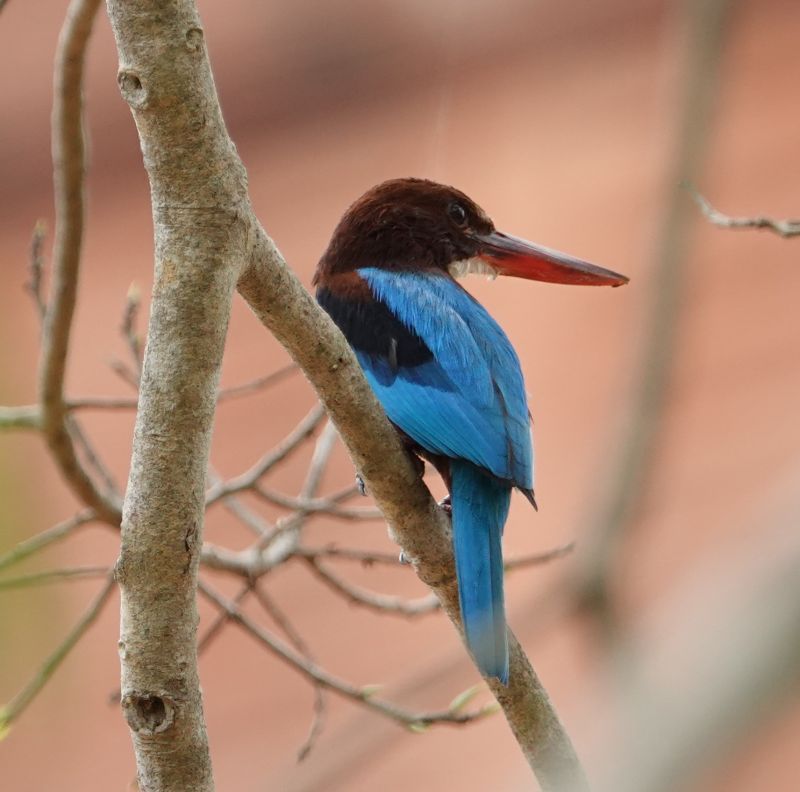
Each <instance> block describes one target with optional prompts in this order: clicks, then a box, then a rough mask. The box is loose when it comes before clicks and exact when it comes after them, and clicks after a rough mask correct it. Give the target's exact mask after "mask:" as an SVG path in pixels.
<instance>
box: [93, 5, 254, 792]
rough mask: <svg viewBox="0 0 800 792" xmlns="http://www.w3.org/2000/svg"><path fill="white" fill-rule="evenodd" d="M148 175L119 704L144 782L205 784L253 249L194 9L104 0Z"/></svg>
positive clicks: (123, 563)
mask: <svg viewBox="0 0 800 792" xmlns="http://www.w3.org/2000/svg"><path fill="white" fill-rule="evenodd" d="M108 10H109V16H110V18H111V22H112V26H113V28H114V34H115V36H116V40H117V46H118V49H119V57H120V68H119V75H118V81H119V87H120V91H121V93H122V96H123V98H124V99H125V100H126V101H127V102H128V104H129V105H130V107H131V109H132V111H133V116H134V119H135V121H136V125H137V128H138V131H139V138H140V142H141V147H142V154H143V157H144V164H145V168H146V169H147V173H148V176H149V178H150V190H151V201H152V207H153V226H154V231H155V249H156V254H155V283H154V288H153V297H152V307H151V317H150V325H149V328H148V335H147V347H146V352H145V358H144V367H143V372H142V381H141V387H140V397H139V410H138V414H137V419H136V428H135V433H134V442H133V457H132V461H131V471H130V478H129V481H128V489H127V494H126V497H125V504H124V508H123V517H122V544H121V552H120V557H119V561H118V563H117V570H116V571H117V579H118V581H119V584H120V588H121V594H122V604H121V630H120V643H119V651H120V658H121V660H122V708H123V711H124V713H125V717H126V719H127V721H128V725H129V726H130V729H131V733H132V736H133V741H134V747H135V750H136V757H137V767H138V776H139V786H140V788H141V789H142V790H159V792H161V791H162V790H175V791H176V792H177V790H187V789H191V790H197V791H198V792H204V791H205V790H211V789H213V779H212V774H211V762H210V758H209V751H208V743H207V737H206V731H205V725H204V722H203V710H202V703H201V698H200V686H199V680H198V674H197V655H196V649H195V646H196V629H197V609H196V604H195V594H196V583H197V566H198V561H199V554H200V548H201V544H202V533H203V513H204V509H205V497H204V491H205V480H206V469H207V464H208V453H209V445H210V440H211V428H212V424H213V417H214V408H215V405H216V391H217V384H218V380H219V372H220V365H221V361H222V353H223V349H224V344H225V334H226V330H227V326H228V317H229V314H230V306H231V300H232V297H233V292H234V288H235V285H236V280H237V277H238V272H239V266H240V263H241V260H242V253H243V251H244V250H246V247H247V244H246V239H247V231H248V224H247V222H246V219H245V218H246V217H247V209H246V201H247V188H246V179H245V174H244V169H243V167H242V165H241V162H240V161H239V158H238V156H237V155H236V151H235V149H234V146H233V144H232V143H231V142H230V140H229V138H228V136H227V134H226V132H225V128H224V125H223V122H222V117H221V114H220V110H219V104H218V102H217V98H216V91H215V88H214V82H213V79H212V76H211V70H210V67H209V63H208V58H207V56H206V52H205V45H204V40H203V31H202V29H201V27H200V20H199V18H198V16H197V13H196V10H195V9H194V6H193V4H192V3H170V2H163V3H159V2H109V3H108Z"/></svg>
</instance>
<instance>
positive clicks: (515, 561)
mask: <svg viewBox="0 0 800 792" xmlns="http://www.w3.org/2000/svg"><path fill="white" fill-rule="evenodd" d="M574 549H575V542H567V544H565V545H561V546H560V547H554V548H553V549H552V550H546V551H545V552H544V553H531V554H530V555H524V556H518V557H517V558H509V559H508V561H506V562H505V563H504V564H503V569H505V571H506V572H513V571H514V570H517V569H525V568H527V567H531V566H539V565H540V564H549V563H550V562H551V561H556V560H558V559H559V558H563V557H564V556H566V555H569V554H570V553H571V552H572V551H573V550H574Z"/></svg>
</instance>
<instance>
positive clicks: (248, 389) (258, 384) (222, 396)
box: [217, 363, 300, 402]
mask: <svg viewBox="0 0 800 792" xmlns="http://www.w3.org/2000/svg"><path fill="white" fill-rule="evenodd" d="M298 371H300V368H299V367H298V365H297V363H289V364H288V365H286V366H284V367H283V368H279V369H277V370H276V371H273V372H271V373H270V374H265V375H264V376H263V377H257V378H256V379H254V380H251V381H250V382H245V383H244V384H242V385H233V386H231V387H230V388H223V389H222V390H220V392H219V396H218V397H217V401H221V402H222V401H226V400H227V399H236V398H238V397H239V396H247V395H248V394H250V393H256V392H258V391H262V390H266V389H267V388H270V387H272V386H273V385H277V384H278V383H279V382H283V380H285V379H286V378H287V377H289V376H290V375H291V374H296V373H297V372H298Z"/></svg>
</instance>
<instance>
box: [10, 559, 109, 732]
mask: <svg viewBox="0 0 800 792" xmlns="http://www.w3.org/2000/svg"><path fill="white" fill-rule="evenodd" d="M114 588H115V584H114V576H113V575H112V574H108V576H107V580H106V582H105V584H104V585H103V587H102V588H101V589H100V591H99V592H98V594H97V595H96V596H95V598H94V599H93V600H92V602H91V603H90V604H89V607H88V608H87V609H86V611H85V612H84V614H83V616H81V618H80V619H79V620H78V623H77V624H76V625H75V626H74V627H73V628H72V629H71V630H70V632H69V634H68V635H67V637H66V638H65V639H64V640H63V642H62V643H61V645H60V646H59V647H58V648H57V649H56V650H55V651H54V652H53V653H52V654H51V655H50V656H49V657H48V658H47V659H46V660H45V661H44V663H43V664H42V665H41V667H40V668H39V669H38V670H37V672H36V674H35V675H34V676H33V678H32V679H31V681H30V682H29V683H28V684H27V685H26V686H25V687H24V688H23V689H22V690H21V691H20V692H19V693H17V695H16V696H14V698H13V699H12V700H11V701H10V702H9V703H8V704H6V706H5V707H2V708H0V739H2V737H3V736H4V734H5V733H6V732H7V731H8V729H9V728H10V726H11V724H12V723H13V722H14V721H15V720H16V719H17V718H18V717H19V716H20V715H21V714H22V712H23V711H24V710H25V708H26V707H27V706H28V705H29V704H30V703H31V701H33V699H34V698H35V697H36V695H37V694H38V693H39V691H41V689H42V688H43V687H44V686H45V685H46V684H47V681H48V680H49V679H50V677H52V676H53V674H54V673H55V672H56V669H57V668H58V667H59V666H60V665H61V663H62V662H63V661H64V659H65V658H66V656H67V655H68V654H69V653H70V652H71V651H72V650H73V649H74V648H75V645H76V644H77V643H78V641H80V639H81V638H82V637H83V635H84V633H85V632H86V631H87V630H88V629H89V627H91V625H92V624H93V623H94V622H95V621H96V620H97V617H98V616H99V615H100V613H101V611H102V610H103V606H104V605H105V604H106V602H107V601H108V598H109V596H110V595H111V592H112V591H113V590H114Z"/></svg>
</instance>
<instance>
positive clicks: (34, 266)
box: [25, 220, 47, 321]
mask: <svg viewBox="0 0 800 792" xmlns="http://www.w3.org/2000/svg"><path fill="white" fill-rule="evenodd" d="M46 235H47V228H46V226H45V224H44V221H43V220H39V221H38V222H37V223H36V225H35V226H34V228H33V236H32V237H31V258H30V264H29V266H28V273H29V275H30V280H29V281H28V282H27V283H26V284H25V290H26V291H27V292H28V293H29V294H30V295H31V297H32V298H33V302H34V305H35V306H36V311H37V313H38V314H39V319H40V320H42V321H44V317H45V314H46V313H47V304H46V303H45V299H44V294H43V288H42V276H43V274H44V240H45V236H46Z"/></svg>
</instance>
